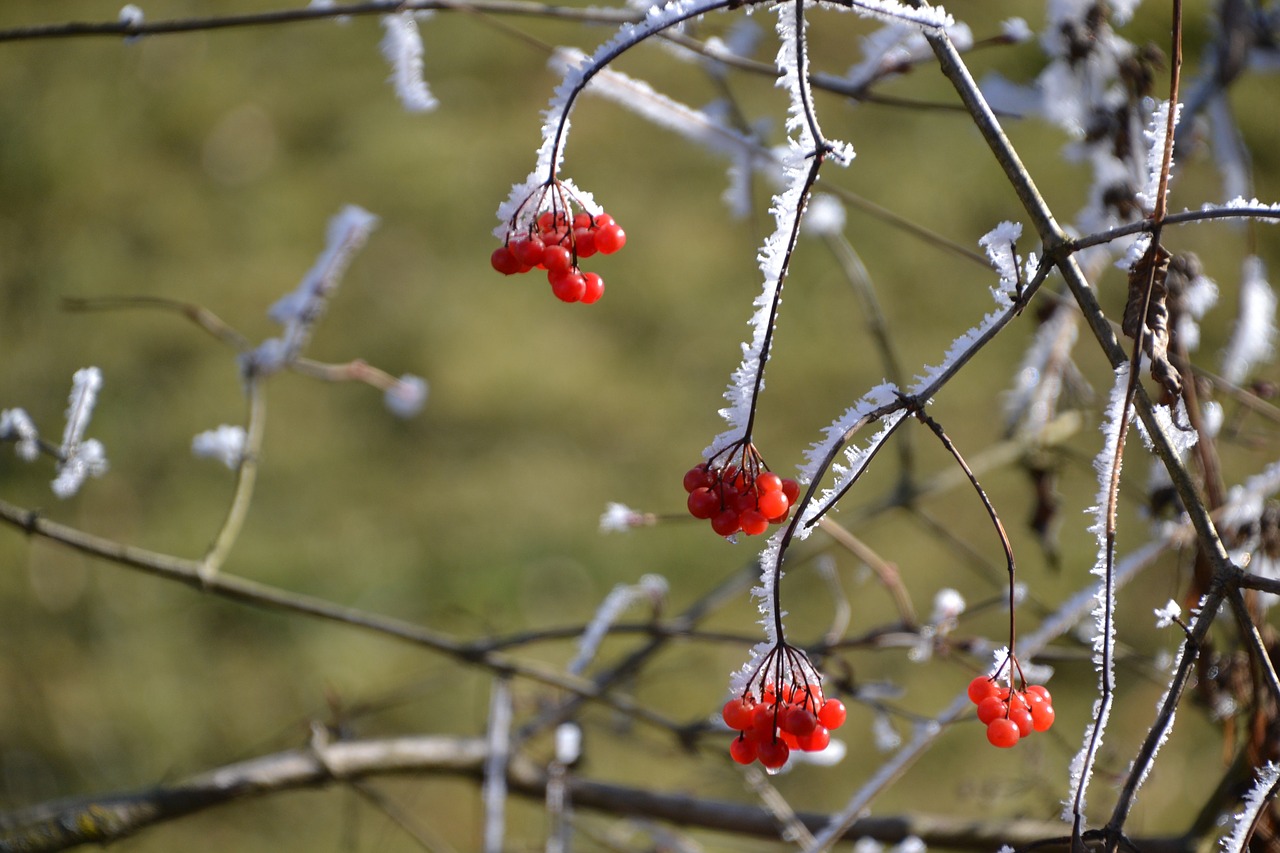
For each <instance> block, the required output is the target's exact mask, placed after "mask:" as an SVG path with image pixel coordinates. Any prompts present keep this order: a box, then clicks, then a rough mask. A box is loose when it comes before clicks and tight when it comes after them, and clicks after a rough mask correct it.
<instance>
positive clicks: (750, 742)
mask: <svg viewBox="0 0 1280 853" xmlns="http://www.w3.org/2000/svg"><path fill="white" fill-rule="evenodd" d="M721 716H723V718H724V722H725V724H726V725H727V726H728V727H729V728H731V729H733V730H734V731H736V732H738V736H737V737H736V738H734V739H733V742H732V743H731V744H729V755H730V756H732V757H733V760H734V761H736V762H738V763H739V764H750V763H751V762H753V761H757V760H758V761H759V762H760V763H761V764H763V765H764V766H765V767H766V768H767V769H769V770H777V769H778V768H779V767H781V766H782V765H784V764H786V763H787V759H788V758H789V757H790V756H791V753H792V751H793V750H800V751H802V752H821V751H822V750H824V749H826V748H827V744H829V743H831V730H832V729H838V728H840V726H842V725H844V721H845V717H846V712H845V707H844V703H843V702H841V701H840V700H839V699H823V696H822V688H821V687H820V686H819V685H817V684H804V685H801V684H794V685H793V684H783V685H782V689H781V691H778V690H775V689H774V686H773V685H772V684H767V685H765V688H764V691H763V694H762V696H761V697H760V699H759V700H757V699H756V697H755V694H754V693H753V692H752V691H751V690H748V691H747V692H746V693H745V694H744V695H742V696H740V697H737V698H734V699H730V700H729V701H728V702H726V703H725V705H724V710H723V711H721Z"/></svg>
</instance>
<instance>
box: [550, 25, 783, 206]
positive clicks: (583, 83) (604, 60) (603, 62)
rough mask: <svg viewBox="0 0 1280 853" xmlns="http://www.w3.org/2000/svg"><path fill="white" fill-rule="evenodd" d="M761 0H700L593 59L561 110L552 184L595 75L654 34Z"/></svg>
mask: <svg viewBox="0 0 1280 853" xmlns="http://www.w3.org/2000/svg"><path fill="white" fill-rule="evenodd" d="M757 2H760V0H712V1H711V2H707V3H700V4H698V5H697V6H694V7H693V8H691V9H689V10H687V11H685V12H684V14H681V15H678V16H676V17H674V18H672V19H671V20H670V21H666V22H664V23H663V24H662V25H661V26H655V27H649V26H646V25H645V24H640V25H638V26H637V27H636V28H635V30H636V31H635V32H634V33H633V34H632V35H631V37H630V38H628V39H625V40H623V41H622V42H620V43H619V44H618V45H616V46H615V47H614V48H613V49H611V50H609V51H607V52H606V53H605V54H604V55H603V56H600V57H598V58H597V59H596V60H595V61H594V62H592V64H591V67H590V68H587V69H586V70H585V71H583V72H582V79H580V80H579V81H578V82H577V84H576V85H574V87H573V88H572V89H571V90H570V91H569V93H568V95H567V96H566V97H565V101H564V109H563V110H562V111H561V113H560V121H559V123H558V124H557V125H556V135H555V140H554V142H553V143H552V149H551V163H550V165H549V166H548V167H547V169H548V171H547V183H551V182H553V181H555V179H556V163H557V162H558V161H559V159H560V150H561V148H562V147H563V145H564V135H565V130H566V128H567V127H568V123H569V113H570V112H571V111H572V110H573V105H574V102H575V101H577V99H578V96H579V95H581V94H582V91H583V90H584V89H586V88H587V84H588V83H589V82H591V78H592V77H595V76H596V75H597V74H599V73H600V72H601V71H603V70H604V69H605V68H606V67H608V66H609V65H610V64H611V63H612V62H613V61H614V60H615V59H617V58H618V57H619V56H621V55H622V54H624V53H626V52H627V51H628V50H630V49H631V48H633V47H635V46H636V45H638V44H640V43H641V42H643V41H647V40H648V39H649V37H651V36H654V35H657V34H658V33H661V32H665V31H666V30H669V29H671V28H672V27H674V26H676V25H678V24H683V23H684V22H685V21H688V20H691V19H693V18H697V17H698V16H700V15H705V14H706V13H707V12H715V11H719V10H721V9H737V8H741V7H742V6H746V5H755V3H757Z"/></svg>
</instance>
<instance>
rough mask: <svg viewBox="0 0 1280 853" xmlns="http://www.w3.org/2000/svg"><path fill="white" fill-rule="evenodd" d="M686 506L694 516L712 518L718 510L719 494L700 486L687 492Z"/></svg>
mask: <svg viewBox="0 0 1280 853" xmlns="http://www.w3.org/2000/svg"><path fill="white" fill-rule="evenodd" d="M688 506H689V515H692V516H693V517H694V518H712V517H713V516H715V514H716V513H718V512H719V511H720V496H719V495H717V494H716V493H715V492H713V491H711V490H710V489H708V488H707V487H706V486H702V487H700V488H697V489H694V490H693V491H692V492H690V493H689V500H688Z"/></svg>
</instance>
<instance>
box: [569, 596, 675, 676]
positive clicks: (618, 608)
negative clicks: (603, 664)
mask: <svg viewBox="0 0 1280 853" xmlns="http://www.w3.org/2000/svg"><path fill="white" fill-rule="evenodd" d="M667 589H668V584H667V579H666V578H664V577H663V576H662V575H645V576H644V577H642V578H640V581H639V583H636V584H633V585H627V584H618V585H617V586H615V587H614V588H613V589H612V590H611V591H610V592H609V594H608V595H607V596H605V599H604V601H603V602H602V603H601V604H600V607H599V609H598V610H596V614H595V616H593V617H592V618H591V624H589V625H587V628H586V630H584V631H583V632H582V637H581V639H579V640H578V654H577V655H576V656H575V657H574V659H573V660H572V661H570V662H569V666H568V667H567V669H568V671H569V672H570V673H572V674H574V675H580V674H581V673H582V672H583V671H584V670H585V669H586V668H587V664H589V663H591V660H592V658H594V657H595V656H596V652H598V651H599V650H600V643H601V642H603V640H604V638H605V635H606V634H608V633H609V627H610V626H611V625H613V623H614V622H616V621H617V620H618V617H619V616H621V615H622V613H623V611H625V610H626V609H627V608H628V607H631V606H632V605H633V604H636V603H638V602H642V601H649V602H651V603H652V604H653V606H654V607H655V608H656V607H657V606H658V605H659V604H660V603H661V602H662V600H663V599H664V598H665V597H666V594H667Z"/></svg>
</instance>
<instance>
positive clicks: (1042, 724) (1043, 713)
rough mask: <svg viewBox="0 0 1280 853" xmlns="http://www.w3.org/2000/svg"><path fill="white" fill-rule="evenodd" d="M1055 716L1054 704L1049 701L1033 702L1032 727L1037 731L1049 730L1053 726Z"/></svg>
mask: <svg viewBox="0 0 1280 853" xmlns="http://www.w3.org/2000/svg"><path fill="white" fill-rule="evenodd" d="M1055 716H1056V715H1055V714H1054V711H1053V706H1052V705H1050V704H1049V703H1048V702H1033V703H1031V727H1032V728H1033V729H1035V730H1036V731H1038V732H1047V731H1048V730H1049V729H1050V728H1052V727H1053V719H1054V717H1055Z"/></svg>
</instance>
